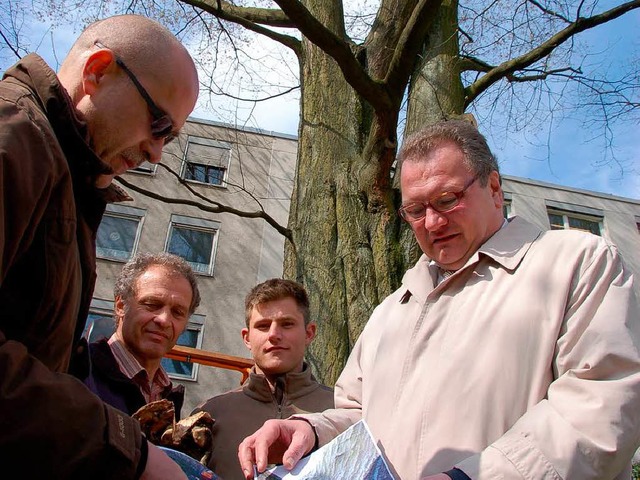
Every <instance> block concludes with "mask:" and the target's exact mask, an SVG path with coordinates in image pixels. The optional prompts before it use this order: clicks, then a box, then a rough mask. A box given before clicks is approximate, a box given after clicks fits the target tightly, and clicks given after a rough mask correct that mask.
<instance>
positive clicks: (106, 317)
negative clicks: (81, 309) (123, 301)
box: [82, 298, 116, 343]
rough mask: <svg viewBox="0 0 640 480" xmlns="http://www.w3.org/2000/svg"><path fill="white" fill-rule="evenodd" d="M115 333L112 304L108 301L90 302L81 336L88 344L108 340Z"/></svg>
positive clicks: (95, 300) (94, 300) (97, 300)
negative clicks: (102, 339) (103, 339)
mask: <svg viewBox="0 0 640 480" xmlns="http://www.w3.org/2000/svg"><path fill="white" fill-rule="evenodd" d="M115 331H116V323H115V321H114V319H113V302H110V301H108V300H99V299H96V298H94V299H93V300H91V307H90V310H89V316H88V317H87V322H86V323H85V326H84V332H82V336H83V337H85V338H86V339H87V341H88V342H89V343H91V342H97V341H98V340H100V339H101V338H109V337H110V336H111V335H112V334H113V332H115Z"/></svg>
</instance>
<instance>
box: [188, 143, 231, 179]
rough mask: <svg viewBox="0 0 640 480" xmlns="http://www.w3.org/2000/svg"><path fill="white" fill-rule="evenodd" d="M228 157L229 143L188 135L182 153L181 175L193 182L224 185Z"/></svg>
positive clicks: (229, 152) (229, 151) (229, 155)
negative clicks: (185, 146)
mask: <svg viewBox="0 0 640 480" xmlns="http://www.w3.org/2000/svg"><path fill="white" fill-rule="evenodd" d="M230 157H231V144H229V143H227V142H219V141H217V140H212V139H210V138H202V137H191V136H190V137H189V139H188V142H187V148H186V150H185V153H184V162H183V169H182V177H183V178H184V179H185V180H191V181H194V182H199V183H206V184H209V185H218V186H225V181H226V176H227V170H228V169H229V159H230Z"/></svg>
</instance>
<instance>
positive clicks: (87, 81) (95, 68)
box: [82, 49, 116, 95]
mask: <svg viewBox="0 0 640 480" xmlns="http://www.w3.org/2000/svg"><path fill="white" fill-rule="evenodd" d="M115 59H116V58H115V55H114V54H113V52H112V51H111V50H108V49H101V50H98V51H96V52H93V53H92V54H91V55H89V58H87V61H86V62H85V64H84V68H83V69H82V88H83V90H84V93H85V95H93V94H94V93H95V91H96V90H97V89H98V86H99V85H100V82H101V81H102V79H103V77H104V75H105V74H106V73H108V71H109V70H110V69H112V70H113V69H114V68H115V67H116V62H115Z"/></svg>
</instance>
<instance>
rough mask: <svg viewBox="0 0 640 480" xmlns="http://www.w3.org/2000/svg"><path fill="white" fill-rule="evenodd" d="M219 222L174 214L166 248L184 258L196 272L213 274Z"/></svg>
mask: <svg viewBox="0 0 640 480" xmlns="http://www.w3.org/2000/svg"><path fill="white" fill-rule="evenodd" d="M219 228H220V224H219V223H218V222H213V221H210V220H202V219H198V218H192V217H184V216H182V215H172V216H171V225H170V226H169V236H168V239H167V246H166V248H165V250H166V251H167V252H170V253H174V254H176V255H179V256H180V257H182V258H184V259H185V260H186V261H187V262H189V264H190V265H191V268H193V270H194V271H195V272H196V273H200V274H203V275H212V274H213V259H214V257H215V245H216V238H217V232H218V230H219Z"/></svg>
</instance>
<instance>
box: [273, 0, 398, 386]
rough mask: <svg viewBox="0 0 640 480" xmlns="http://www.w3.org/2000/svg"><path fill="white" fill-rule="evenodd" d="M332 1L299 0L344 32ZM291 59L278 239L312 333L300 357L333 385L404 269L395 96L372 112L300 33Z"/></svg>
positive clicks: (372, 55) (373, 53)
mask: <svg viewBox="0 0 640 480" xmlns="http://www.w3.org/2000/svg"><path fill="white" fill-rule="evenodd" d="M337 3H339V2H328V1H327V0H313V1H307V2H305V4H306V6H307V8H308V9H309V10H310V11H311V12H312V13H313V14H314V16H315V17H316V18H317V19H319V20H320V21H321V22H322V24H323V25H326V26H328V27H329V28H330V29H332V31H333V32H334V33H336V34H337V35H340V36H344V33H343V28H344V27H343V24H342V21H343V20H342V19H343V16H342V10H341V9H340V8H339V5H337ZM377 45H380V47H376V49H375V50H373V49H374V47H373V46H370V47H369V50H368V51H367V52H366V55H363V56H362V57H363V61H367V60H368V61H370V62H371V64H370V65H368V69H369V71H370V72H371V70H372V69H375V68H378V66H379V63H378V60H377V59H378V58H379V57H380V55H379V51H378V50H377V48H383V47H382V43H380V44H377ZM300 61H301V73H300V78H301V85H302V90H301V106H302V110H301V123H300V129H299V143H298V165H297V172H296V184H295V186H294V191H293V196H292V201H291V211H290V216H289V228H290V229H291V231H292V232H293V235H294V245H295V247H293V246H291V245H288V246H287V249H286V252H285V276H287V277H289V278H293V279H296V280H297V281H300V282H302V283H303V284H304V285H305V286H306V287H307V289H308V291H309V294H310V301H311V314H312V318H313V319H314V320H315V321H316V322H317V323H318V336H317V338H316V339H315V340H314V342H313V343H312V344H311V346H310V348H309V349H308V353H307V360H308V361H309V363H310V364H311V365H312V368H313V369H314V373H315V374H316V376H317V377H318V378H319V379H320V380H321V381H323V382H325V383H327V384H329V385H333V384H334V382H335V380H336V379H337V377H338V375H339V374H340V372H341V371H342V368H343V367H344V364H345V362H346V359H347V357H348V355H349V353H350V351H351V348H352V347H353V344H354V343H355V341H356V340H357V337H358V335H359V334H360V332H361V331H362V328H363V327H364V325H365V323H366V322H367V320H368V319H369V316H370V315H371V312H372V311H373V309H374V308H375V306H376V305H377V304H378V303H379V302H380V301H381V300H382V299H383V298H384V297H385V296H387V295H388V294H389V293H391V292H392V291H393V289H394V288H396V287H397V285H398V284H399V281H400V278H401V274H402V272H403V271H404V269H405V265H404V262H403V255H402V249H401V248H399V243H398V238H399V227H400V222H399V219H398V217H397V215H396V214H395V209H396V207H397V203H398V199H397V192H395V191H394V190H393V189H392V188H391V179H390V177H389V170H390V166H391V163H392V161H393V159H394V155H395V148H396V145H397V140H396V126H397V119H398V112H399V105H400V99H398V105H397V108H396V109H393V110H392V111H389V112H385V113H384V114H383V115H381V114H379V113H378V114H377V115H376V114H374V113H373V112H372V110H371V108H370V107H369V106H368V105H367V104H365V103H363V102H362V100H361V99H360V98H359V97H358V95H356V93H355V92H354V90H353V89H352V88H351V87H350V86H349V85H348V84H347V82H346V81H345V80H344V77H343V75H342V74H341V72H340V71H339V68H338V66H337V65H336V63H335V62H334V61H333V60H332V59H331V58H329V57H328V56H327V55H326V54H325V53H324V52H322V51H321V50H319V49H318V48H317V47H315V46H314V45H313V44H311V43H310V42H308V41H306V40H303V54H302V55H301V58H300ZM374 77H375V75H374ZM336 106H339V108H336ZM301 179H304V182H301Z"/></svg>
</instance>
